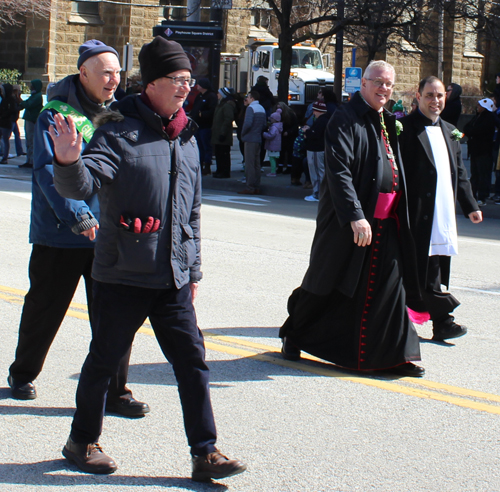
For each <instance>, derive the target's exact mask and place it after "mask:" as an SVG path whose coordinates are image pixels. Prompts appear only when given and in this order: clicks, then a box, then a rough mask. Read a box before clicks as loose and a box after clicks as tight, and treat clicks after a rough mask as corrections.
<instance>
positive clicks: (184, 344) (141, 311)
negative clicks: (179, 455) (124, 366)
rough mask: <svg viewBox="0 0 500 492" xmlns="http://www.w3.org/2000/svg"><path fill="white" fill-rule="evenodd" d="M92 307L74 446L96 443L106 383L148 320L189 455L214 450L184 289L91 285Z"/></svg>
mask: <svg viewBox="0 0 500 492" xmlns="http://www.w3.org/2000/svg"><path fill="white" fill-rule="evenodd" d="M92 308H93V317H92V319H93V323H94V337H93V339H92V343H91V345H90V353H89V355H88V356H87V359H86V360H85V363H84V364H83V367H82V373H81V375H80V382H79V384H78V389H77V392H76V407H77V409H76V413H75V416H74V419H73V424H72V429H71V438H72V439H73V440H74V441H75V442H79V443H91V442H96V441H97V440H98V439H99V436H100V434H101V432H102V421H103V415H104V405H105V401H106V393H107V389H108V382H109V379H110V377H111V376H112V375H113V374H114V373H115V372H116V369H117V367H118V364H119V362H120V360H121V359H122V357H123V356H124V354H126V353H127V351H128V350H130V346H131V345H132V342H133V340H134V336H135V333H136V332H137V330H138V329H139V328H140V327H141V326H142V324H143V323H144V321H145V320H146V318H148V317H149V320H150V321H151V326H152V327H153V330H154V332H155V336H156V339H157V340H158V343H159V345H160V347H161V350H162V352H163V353H164V355H165V357H166V358H167V359H168V361H169V362H170V363H171V364H172V367H173V370H174V373H175V377H176V379H177V384H178V389H179V395H180V399H181V405H182V412H183V415H184V428H185V430H186V435H187V438H188V443H189V445H190V446H191V453H192V454H195V455H204V454H208V453H211V452H213V451H214V450H215V446H214V444H215V441H216V430H215V423H214V417H213V413H212V405H211V402H210V392H209V386H208V385H209V369H208V366H207V365H206V363H205V345H204V342H203V335H202V334H201V331H200V330H199V328H198V326H197V324H196V315H195V312H194V307H193V303H192V299H191V291H190V288H189V285H185V286H184V287H182V288H181V289H179V290H177V289H146V288H143V287H133V286H129V285H121V284H106V283H102V282H97V281H95V282H94V303H93V306H92Z"/></svg>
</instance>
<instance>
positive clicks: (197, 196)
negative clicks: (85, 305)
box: [51, 36, 246, 481]
mask: <svg viewBox="0 0 500 492" xmlns="http://www.w3.org/2000/svg"><path fill="white" fill-rule="evenodd" d="M139 63H140V66H141V74H142V81H143V84H144V92H143V93H142V94H141V95H140V96H139V95H131V96H127V97H125V98H124V99H122V100H121V101H120V102H119V103H117V105H116V109H117V110H118V111H117V112H115V113H113V114H112V115H108V116H109V118H110V121H108V122H107V123H105V124H104V125H102V126H101V127H100V128H99V129H98V130H97V131H96V132H95V134H94V137H93V138H92V140H91V141H90V142H89V144H88V146H87V147H86V148H85V152H84V154H83V156H80V148H79V147H80V145H81V141H82V139H81V136H78V138H77V137H76V131H75V126H74V123H73V120H72V119H71V117H68V123H69V126H68V124H66V122H65V121H64V118H63V117H62V115H56V117H55V118H56V121H55V129H54V128H53V127H52V128H51V137H52V139H53V140H54V145H55V160H56V164H54V168H55V185H56V188H57V190H58V191H59V192H60V193H61V194H63V195H65V196H70V197H73V198H75V197H82V198H87V197H89V196H92V195H94V194H98V196H99V203H100V204H101V227H100V231H99V236H98V241H97V245H96V257H95V263H94V267H93V270H92V277H93V278H94V281H95V283H94V304H93V322H94V323H95V332H94V334H93V337H92V343H91V346H90V352H89V355H88V356H87V359H86V360H85V363H84V365H83V367H82V371H81V376H80V381H79V384H78V389H77V394H76V405H77V409H76V413H75V416H74V418H73V423H72V427H71V434H70V437H69V438H68V441H67V443H66V445H65V447H64V449H63V455H64V456H65V457H66V458H67V459H68V460H69V461H71V462H73V463H75V464H76V465H77V466H78V467H79V468H80V469H81V470H83V471H85V472H88V473H113V472H114V471H115V470H116V468H117V466H116V463H115V462H114V460H113V459H112V458H110V457H109V456H107V455H106V454H104V452H103V451H102V449H101V447H100V446H99V444H98V439H99V436H100V434H101V431H102V420H103V409H104V405H105V401H106V390H107V383H108V381H109V378H110V376H111V375H112V374H114V372H115V371H116V367H117V365H118V363H119V360H120V359H121V357H123V354H124V353H126V352H127V351H128V350H129V348H130V346H131V344H132V341H133V340H134V336H135V333H136V332H137V330H138V329H139V328H140V327H141V326H142V324H143V323H144V321H145V320H146V318H149V320H150V322H151V325H152V327H153V330H154V332H155V335H156V338H157V340H158V343H159V345H160V347H161V349H162V351H163V353H164V354H165V356H166V357H167V358H168V360H169V362H170V363H171V364H172V367H173V370H174V373H175V377H176V379H177V384H178V389H179V396H180V399H181V406H182V412H183V416H184V428H185V431H186V435H187V439H188V443H189V446H190V447H191V455H192V478H193V480H196V481H206V480H210V479H212V478H214V479H217V478H225V477H229V476H231V475H235V474H237V473H241V472H243V471H245V469H246V466H245V465H244V464H243V463H241V462H240V461H238V460H230V459H228V458H226V457H225V456H224V455H222V454H221V453H220V452H219V451H218V450H217V449H216V447H215V441H216V437H217V433H216V429H215V422H214V416H213V411H212V404H211V402H210V390H209V369H208V366H207V364H206V362H205V345H204V341H203V335H202V333H201V331H200V329H199V328H198V326H197V323H196V314H195V310H194V306H193V300H194V298H195V296H196V292H197V286H198V283H197V282H198V281H199V280H200V279H201V277H202V274H201V270H200V267H201V257H200V240H201V238H200V206H201V175H200V161H199V154H198V149H197V147H196V142H195V141H194V138H192V136H193V129H194V127H195V125H194V123H193V122H191V121H190V120H188V118H187V116H186V114H185V112H184V110H183V104H184V101H185V100H186V97H187V95H188V94H189V91H190V88H191V87H192V86H193V85H194V80H193V79H192V78H191V64H190V62H189V58H188V57H187V55H186V53H185V52H184V50H183V49H182V47H181V46H180V45H179V44H178V43H176V42H175V41H167V40H166V39H164V38H162V37H160V36H157V37H156V38H155V39H154V40H153V41H152V42H151V43H149V44H145V45H144V46H143V47H142V49H141V51H140V53H139ZM80 135H81V134H80Z"/></svg>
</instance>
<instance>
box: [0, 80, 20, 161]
mask: <svg viewBox="0 0 500 492" xmlns="http://www.w3.org/2000/svg"><path fill="white" fill-rule="evenodd" d="M13 89H14V88H13V86H12V85H11V84H3V86H2V102H0V131H1V135H2V147H3V158H2V160H1V161H0V164H8V163H9V161H8V159H9V150H10V143H9V140H10V136H11V134H12V125H13V123H14V121H17V118H18V117H19V107H18V103H17V101H16V99H15V97H14V95H13Z"/></svg>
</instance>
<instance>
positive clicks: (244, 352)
mask: <svg viewBox="0 0 500 492" xmlns="http://www.w3.org/2000/svg"><path fill="white" fill-rule="evenodd" d="M2 292H3V293H2ZM25 294H26V293H25V292H24V291H22V290H19V289H13V288H11V287H5V286H0V299H2V300H5V301H7V302H10V303H15V304H21V303H22V302H23V299H21V298H20V296H22V297H24V295H25ZM67 315H68V316H71V317H74V318H78V319H82V320H88V314H87V306H86V305H84V304H78V303H71V308H70V309H69V310H68V312H67ZM150 326H151V325H150V324H149V322H146V323H145V324H144V326H142V327H141V328H140V329H139V333H143V334H146V335H150V336H151V335H154V332H153V329H152V328H151V327H150ZM204 335H205V337H206V338H207V341H206V342H205V346H206V348H207V349H209V350H214V351H216V352H221V353H226V354H230V355H235V356H238V357H244V358H250V359H254V360H258V361H261V362H267V363H271V364H275V365H278V366H282V367H288V368H291V369H296V370H298V371H302V372H308V373H311V374H316V375H318V376H324V377H333V378H336V379H342V380H345V381H349V382H352V383H357V384H363V385H365V386H371V387H375V388H378V389H384V390H387V391H391V392H394V393H401V394H405V395H408V396H414V397H418V398H424V399H431V400H437V401H442V402H445V403H451V404H453V405H457V406H460V407H463V408H470V409H473V410H478V411H482V412H488V413H492V414H496V415H500V406H497V405H491V404H488V403H483V402H478V401H474V400H471V399H470V398H476V399H483V400H488V401H489V402H496V403H500V395H495V394H491V393H484V392H481V391H476V390H471V389H467V388H460V387H457V386H451V385H447V384H443V383H437V382H434V381H429V380H426V379H418V380H417V379H414V378H400V379H398V382H391V381H385V380H380V379H376V378H370V377H359V376H351V375H349V374H346V373H343V372H341V371H338V370H336V369H335V368H334V367H332V366H331V365H330V364H327V363H325V362H323V361H322V360H321V359H318V358H316V357H313V356H310V355H307V354H304V355H305V356H304V357H303V358H302V361H301V362H293V361H286V360H284V359H283V358H282V357H281V356H280V355H279V352H278V351H277V350H276V348H275V347H272V346H269V345H264V344H261V343H255V342H251V341H248V340H241V339H239V338H235V337H229V336H226V335H216V334H212V333H210V332H207V331H205V332H204ZM242 347H244V348H242ZM248 349H252V350H248ZM259 351H265V352H266V353H261V352H259ZM311 362H312V363H313V364H311ZM421 387H423V388H426V389H421ZM446 393H448V394H446ZM455 395H459V396H455ZM460 396H463V397H465V398H461V397H460Z"/></svg>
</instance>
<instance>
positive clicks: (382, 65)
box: [363, 60, 396, 80]
mask: <svg viewBox="0 0 500 492" xmlns="http://www.w3.org/2000/svg"><path fill="white" fill-rule="evenodd" d="M375 68H379V69H381V70H388V71H389V72H392V74H393V75H394V80H396V70H394V67H393V66H392V65H391V64H390V63H387V62H386V61H384V60H372V61H371V62H370V63H369V64H368V66H367V67H366V70H365V73H364V75H363V78H365V79H368V78H370V76H371V74H372V70H373V69H375Z"/></svg>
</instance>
